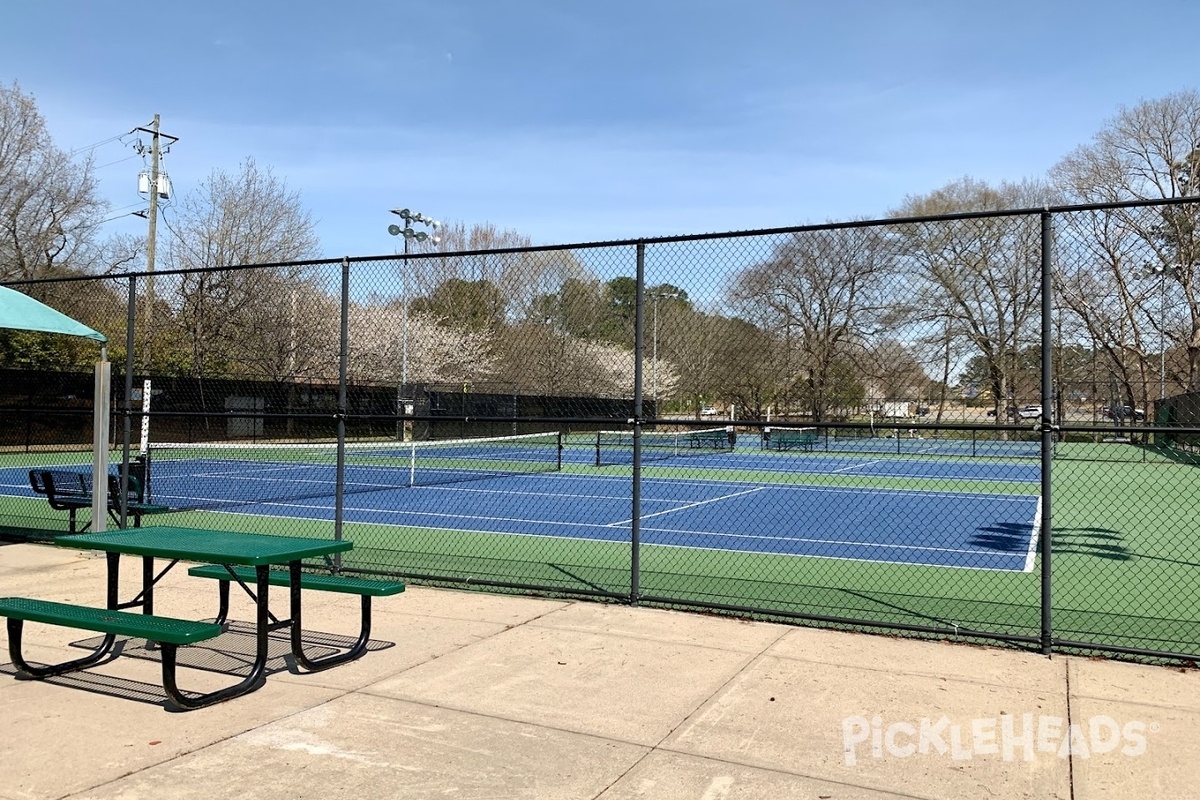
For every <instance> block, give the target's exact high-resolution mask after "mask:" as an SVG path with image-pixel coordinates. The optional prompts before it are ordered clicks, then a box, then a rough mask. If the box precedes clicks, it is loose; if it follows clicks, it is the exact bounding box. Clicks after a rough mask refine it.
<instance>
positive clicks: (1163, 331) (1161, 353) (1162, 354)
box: [1158, 267, 1167, 400]
mask: <svg viewBox="0 0 1200 800" xmlns="http://www.w3.org/2000/svg"><path fill="white" fill-rule="evenodd" d="M1166 397H1167V268H1166V267H1163V271H1162V288H1161V296H1160V297H1159V301H1158V399H1159V400H1165V399H1166Z"/></svg>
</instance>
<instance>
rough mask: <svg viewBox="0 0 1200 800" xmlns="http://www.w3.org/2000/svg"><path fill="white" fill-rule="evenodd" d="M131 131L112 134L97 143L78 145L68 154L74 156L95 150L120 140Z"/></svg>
mask: <svg viewBox="0 0 1200 800" xmlns="http://www.w3.org/2000/svg"><path fill="white" fill-rule="evenodd" d="M129 133H132V131H129V132H128V133H121V134H117V135H116V136H110V137H108V138H107V139H102V140H100V141H98V142H96V143H95V144H89V145H84V146H83V147H77V148H75V149H74V150H72V151H71V152H69V153H67V155H68V156H69V157H74V156H77V155H79V154H80V153H82V152H83V151H85V150H95V149H96V148H97V147H100V146H101V145H106V144H108V143H109V142H115V141H118V140H120V139H122V138H124V137H126V136H128V135H129Z"/></svg>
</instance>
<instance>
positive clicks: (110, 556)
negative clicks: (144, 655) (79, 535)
mask: <svg viewBox="0 0 1200 800" xmlns="http://www.w3.org/2000/svg"><path fill="white" fill-rule="evenodd" d="M72 513H74V512H72ZM105 555H106V559H105V560H106V561H107V562H108V563H107V566H108V587H107V595H108V597H107V600H108V607H109V608H112V609H115V608H116V607H117V602H118V596H117V588H118V583H119V580H118V578H119V577H120V564H121V554H120V553H106V554H105ZM24 623H25V620H23V619H13V618H12V617H9V619H8V656H9V658H11V659H12V663H13V667H14V668H15V669H16V670H17V672H18V673H20V674H21V675H24V676H25V677H27V678H50V677H53V676H55V675H62V674H63V673H66V672H71V671H73V670H77V669H83V668H84V667H90V666H94V665H95V664H99V663H100V662H102V661H104V659H105V658H106V657H108V656H109V654H110V653H111V652H112V649H113V645H114V644H115V643H116V641H117V637H116V634H112V633H106V634H105V635H104V638H103V639H101V640H100V644H99V645H97V647H96V649H95V650H93V651H92V652H91V653H89V654H87V655H86V656H83V657H82V658H75V659H72V660H70V661H63V662H62V663H60V664H48V665H46V666H42V667H35V666H33V665H32V664H30V663H29V662H28V661H26V660H25V657H24V656H23V655H22V653H21V635H22V634H23V633H24V630H25V628H24Z"/></svg>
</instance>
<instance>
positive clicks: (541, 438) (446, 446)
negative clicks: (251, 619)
mask: <svg viewBox="0 0 1200 800" xmlns="http://www.w3.org/2000/svg"><path fill="white" fill-rule="evenodd" d="M1198 213H1200V208H1197V206H1196V205H1194V204H1193V205H1189V204H1181V203H1157V204H1154V203H1143V204H1139V203H1129V204H1117V205H1108V206H1088V207H1083V206H1073V207H1063V208H1055V209H1044V210H1042V209H1039V210H1025V211H1010V212H1002V213H980V214H960V215H953V216H941V217H926V218H913V219H894V220H887V221H880V222H855V223H848V224H840V225H822V226H806V227H799V228H791V229H784V230H769V231H752V232H744V233H737V234H724V235H705V236H690V237H673V238H662V239H653V240H643V241H634V242H616V243H599V244H588V245H578V246H572V247H550V248H510V249H502V250H486V251H484V250H481V251H470V252H453V253H450V252H415V253H406V254H404V255H403V256H400V255H396V256H392V257H385V258H348V259H342V260H336V261H322V262H312V263H288V264H273V265H249V266H239V267H234V268H228V269H219V270H205V271H193V272H159V273H156V274H138V275H118V276H106V277H102V278H101V277H89V278H86V279H67V280H58V281H41V282H29V283H25V284H22V285H14V286H15V288H18V289H20V290H21V291H23V292H26V293H28V294H31V295H33V296H34V297H37V298H38V299H41V300H43V301H45V302H48V303H49V304H51V305H53V306H54V307H56V308H58V309H59V310H61V311H63V312H64V313H67V314H68V315H71V316H73V317H75V318H77V319H79V320H80V321H82V322H84V323H85V324H88V325H90V326H92V327H94V328H96V329H98V330H101V331H102V332H104V333H105V334H106V335H107V336H108V337H109V346H108V355H109V357H110V359H111V361H112V362H113V365H114V371H115V375H114V379H113V382H112V385H113V387H114V391H113V397H112V401H111V402H112V409H113V416H112V419H113V424H112V426H111V431H110V434H109V437H108V442H107V443H105V444H106V445H107V446H108V447H110V448H111V450H112V461H113V463H114V464H115V465H116V466H114V468H113V470H114V474H121V471H122V469H123V466H122V465H124V464H130V465H132V466H131V468H130V469H129V470H128V471H127V474H129V475H131V476H133V478H135V479H136V484H137V486H136V489H137V492H136V493H135V494H137V493H140V494H137V496H138V499H141V500H142V501H143V502H145V503H152V504H155V505H156V506H161V507H163V508H165V509H168V510H167V511H165V512H164V513H163V514H162V515H161V516H158V517H155V521H156V522H162V523H164V524H177V525H186V526H189V527H200V528H209V529H220V530H233V531H253V532H261V533H273V532H275V533H284V532H286V533H290V534H296V533H301V534H310V535H313V536H323V537H329V536H337V537H343V538H346V539H350V540H351V541H353V542H354V549H353V550H352V551H350V552H349V553H348V554H347V555H346V556H345V558H344V560H343V562H342V568H344V569H346V570H349V571H358V572H364V573H387V574H393V575H398V576H404V577H406V578H408V579H410V580H417V581H425V582H429V583H435V584H441V585H459V586H461V585H485V586H492V587H504V588H506V589H509V590H515V591H527V592H541V593H550V594H557V595H574V596H599V597H607V598H613V599H619V600H623V601H627V602H638V603H652V604H661V605H670V606H677V607H688V608H703V609H710V610H717V611H722V612H727V613H734V614H742V615H751V616H759V617H764V618H772V619H792V620H801V621H809V622H812V623H816V624H830V625H841V626H850V627H866V628H872V629H889V630H901V631H909V632H917V633H922V634H926V635H937V636H946V637H955V636H960V637H980V638H986V639H1000V640H1006V641H1010V642H1014V643H1019V644H1024V645H1026V646H1029V647H1032V648H1039V649H1042V650H1043V651H1047V652H1048V651H1049V650H1050V649H1052V648H1056V647H1057V648H1065V649H1072V648H1086V649H1092V650H1105V649H1112V650H1115V651H1120V652H1124V653H1128V654H1134V655H1142V656H1151V657H1153V656H1160V657H1177V658H1193V657H1195V656H1196V655H1197V654H1200V611H1198V610H1197V609H1200V603H1198V602H1197V601H1198V600H1200V590H1198V589H1197V586H1198V585H1200V581H1198V580H1197V577H1198V571H1200V552H1198V551H1200V546H1198V545H1197V537H1196V536H1195V535H1194V533H1195V531H1196V526H1197V522H1196V521H1197V520H1198V519H1200V509H1198V508H1197V499H1196V498H1197V497H1198V496H1200V493H1198V492H1197V474H1198V473H1197V468H1198V465H1197V460H1198V458H1200V454H1198V452H1197V445H1198V443H1200V411H1198V410H1197V409H1198V408H1200V401H1197V397H1200V394H1198V392H1197V390H1198V388H1200V374H1198V370H1197V367H1198V366H1200V345H1197V344H1196V342H1198V341H1200V328H1198V327H1197V326H1198V325H1200V323H1197V322H1196V320H1198V319H1200V299H1198V298H1200V294H1197V286H1196V284H1195V280H1196V274H1197V271H1196V265H1197V263H1200V257H1198V256H1197V254H1196V250H1195V247H1196V242H1195V234H1194V224H1193V222H1192V221H1194V220H1195V219H1196V217H1197V214H1198ZM95 357H96V354H95V347H94V346H93V345H92V344H90V343H87V344H80V343H76V342H70V341H60V340H56V339H53V338H51V337H47V336H45V335H41V334H34V333H24V332H12V331H7V332H3V333H0V368H2V369H3V373H2V375H0V377H3V387H4V388H3V389H2V390H0V413H2V414H3V425H2V426H0V484H2V489H0V491H2V496H0V517H2V519H0V526H2V527H0V531H3V532H7V533H8V534H9V535H19V534H22V533H28V532H30V531H45V532H49V533H61V532H65V530H66V524H67V523H66V520H65V515H64V514H63V513H62V512H61V510H56V509H53V508H51V507H50V506H49V505H48V504H47V503H46V502H45V501H44V498H42V497H40V496H37V495H36V494H35V493H34V492H33V491H32V489H31V488H30V485H29V479H28V473H29V472H30V471H31V470H38V469H49V468H54V469H70V468H76V469H79V470H83V469H85V468H86V465H88V464H90V462H91V456H90V450H91V447H92V441H91V413H92V402H91V382H90V372H89V370H90V366H89V365H90V362H91V361H93V360H95ZM117 516H118V518H120V515H117Z"/></svg>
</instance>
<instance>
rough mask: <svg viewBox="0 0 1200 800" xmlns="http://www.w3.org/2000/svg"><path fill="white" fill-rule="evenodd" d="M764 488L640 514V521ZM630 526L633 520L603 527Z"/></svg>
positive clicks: (759, 489)
mask: <svg viewBox="0 0 1200 800" xmlns="http://www.w3.org/2000/svg"><path fill="white" fill-rule="evenodd" d="M764 488H766V487H764V486H756V487H754V488H753V489H747V490H746V491H744V492H734V493H733V494H726V495H721V496H720V497H710V498H709V499H707V500H700V501H697V502H695V503H687V504H686V505H682V506H679V507H678V508H668V509H667V510H666V511H655V512H654V513H653V514H642V516H641V519H650V518H651V517H661V516H662V515H663V514H674V513H675V512H676V511H687V510H688V509H689V508H696V507H697V506H706V505H708V504H709V503H716V502H719V501H721V500H729V499H731V498H734V497H743V496H745V495H748V494H754V493H755V492H761V491H762V490H763V489H764ZM632 524H633V519H632V518H630V519H623V520H618V521H617V522H610V523H608V524H607V525H605V526H604V527H606V528H615V527H618V526H620V525H632Z"/></svg>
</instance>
